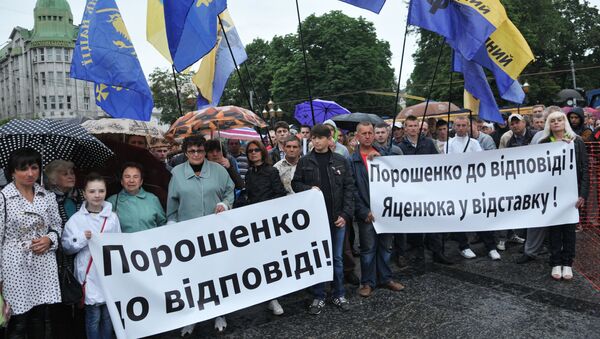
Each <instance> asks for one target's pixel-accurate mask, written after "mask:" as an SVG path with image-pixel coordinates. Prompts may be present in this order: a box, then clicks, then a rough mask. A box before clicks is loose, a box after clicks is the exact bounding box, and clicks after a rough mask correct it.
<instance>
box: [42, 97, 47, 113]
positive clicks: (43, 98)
mask: <svg viewBox="0 0 600 339" xmlns="http://www.w3.org/2000/svg"><path fill="white" fill-rule="evenodd" d="M42 104H43V105H44V110H47V109H48V97H46V96H43V97H42Z"/></svg>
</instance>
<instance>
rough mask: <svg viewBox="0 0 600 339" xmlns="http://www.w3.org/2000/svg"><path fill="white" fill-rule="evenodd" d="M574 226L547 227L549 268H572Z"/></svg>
mask: <svg viewBox="0 0 600 339" xmlns="http://www.w3.org/2000/svg"><path fill="white" fill-rule="evenodd" d="M576 226H577V225H576V224H568V225H559V226H552V227H548V236H549V238H550V266H552V267H554V266H573V259H574V258H575V227H576Z"/></svg>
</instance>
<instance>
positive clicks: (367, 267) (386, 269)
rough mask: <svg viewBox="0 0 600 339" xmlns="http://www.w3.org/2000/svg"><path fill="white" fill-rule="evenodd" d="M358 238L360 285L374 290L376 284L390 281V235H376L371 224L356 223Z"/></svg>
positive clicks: (391, 237)
mask: <svg viewBox="0 0 600 339" xmlns="http://www.w3.org/2000/svg"><path fill="white" fill-rule="evenodd" d="M358 234H359V237H360V275H361V277H360V283H361V284H362V285H369V286H371V288H375V286H376V285H377V283H379V284H387V283H388V282H390V281H391V280H392V270H391V269H390V266H389V263H390V258H391V256H392V241H393V235H392V234H377V233H376V232H375V228H374V227H373V224H372V223H365V222H362V221H359V222H358Z"/></svg>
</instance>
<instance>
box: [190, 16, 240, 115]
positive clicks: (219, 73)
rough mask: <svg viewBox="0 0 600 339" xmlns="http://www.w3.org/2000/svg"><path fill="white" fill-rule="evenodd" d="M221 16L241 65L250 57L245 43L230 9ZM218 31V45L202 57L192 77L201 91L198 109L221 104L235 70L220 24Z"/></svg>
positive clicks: (238, 62)
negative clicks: (234, 22) (228, 81)
mask: <svg viewBox="0 0 600 339" xmlns="http://www.w3.org/2000/svg"><path fill="white" fill-rule="evenodd" d="M219 18H220V19H221V22H222V23H223V27H224V28H225V34H227V40H228V41H229V45H230V46H231V51H232V52H233V55H234V57H235V62H236V63H237V64H238V65H240V64H242V63H243V62H244V61H246V59H247V58H248V56H247V55H246V51H245V49H244V44H243V43H242V41H241V40H240V37H239V35H238V33H237V30H236V29H235V25H234V24H233V20H232V19H231V16H230V15H229V11H227V10H225V11H224V12H223V13H221V14H220V15H219ZM218 31H219V36H218V38H217V45H216V46H215V48H213V50H212V51H211V52H210V53H209V54H207V55H206V56H205V57H204V58H202V62H201V63H200V68H199V69H198V72H196V74H195V75H194V76H193V77H192V82H194V84H196V86H197V87H198V90H199V92H200V94H199V95H198V109H201V108H204V107H206V106H218V105H219V101H220V100H221V95H223V91H224V90H225V86H226V85H227V80H228V79H229V76H230V75H231V73H233V71H234V70H235V63H234V62H233V58H232V57H231V52H229V47H228V45H227V41H226V40H225V36H224V34H223V30H222V29H221V27H220V26H219V29H218Z"/></svg>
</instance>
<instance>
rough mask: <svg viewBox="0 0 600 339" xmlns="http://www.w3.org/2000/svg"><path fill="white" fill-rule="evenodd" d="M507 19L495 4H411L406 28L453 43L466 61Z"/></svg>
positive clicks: (465, 0) (424, 0)
mask: <svg viewBox="0 0 600 339" xmlns="http://www.w3.org/2000/svg"><path fill="white" fill-rule="evenodd" d="M507 19H508V17H507V16H506V11H505V10H504V7H503V6H502V4H500V1H498V0H480V1H470V0H453V1H450V0H443V1H442V0H437V1H432V0H411V2H410V5H409V9H408V23H409V24H411V25H414V26H419V27H421V28H424V29H426V30H429V31H432V32H435V33H437V34H439V35H441V36H443V37H445V38H446V39H447V40H452V41H454V45H455V48H456V49H457V50H458V51H460V53H461V54H462V55H463V56H464V57H465V58H466V59H468V60H471V59H472V58H473V56H474V55H475V54H476V53H477V51H478V50H479V48H480V47H481V46H482V45H483V44H484V43H485V42H486V40H487V39H488V37H489V36H490V35H491V34H492V33H493V32H494V31H496V29H497V28H498V27H499V26H500V25H501V24H502V23H503V22H504V21H506V20H507Z"/></svg>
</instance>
